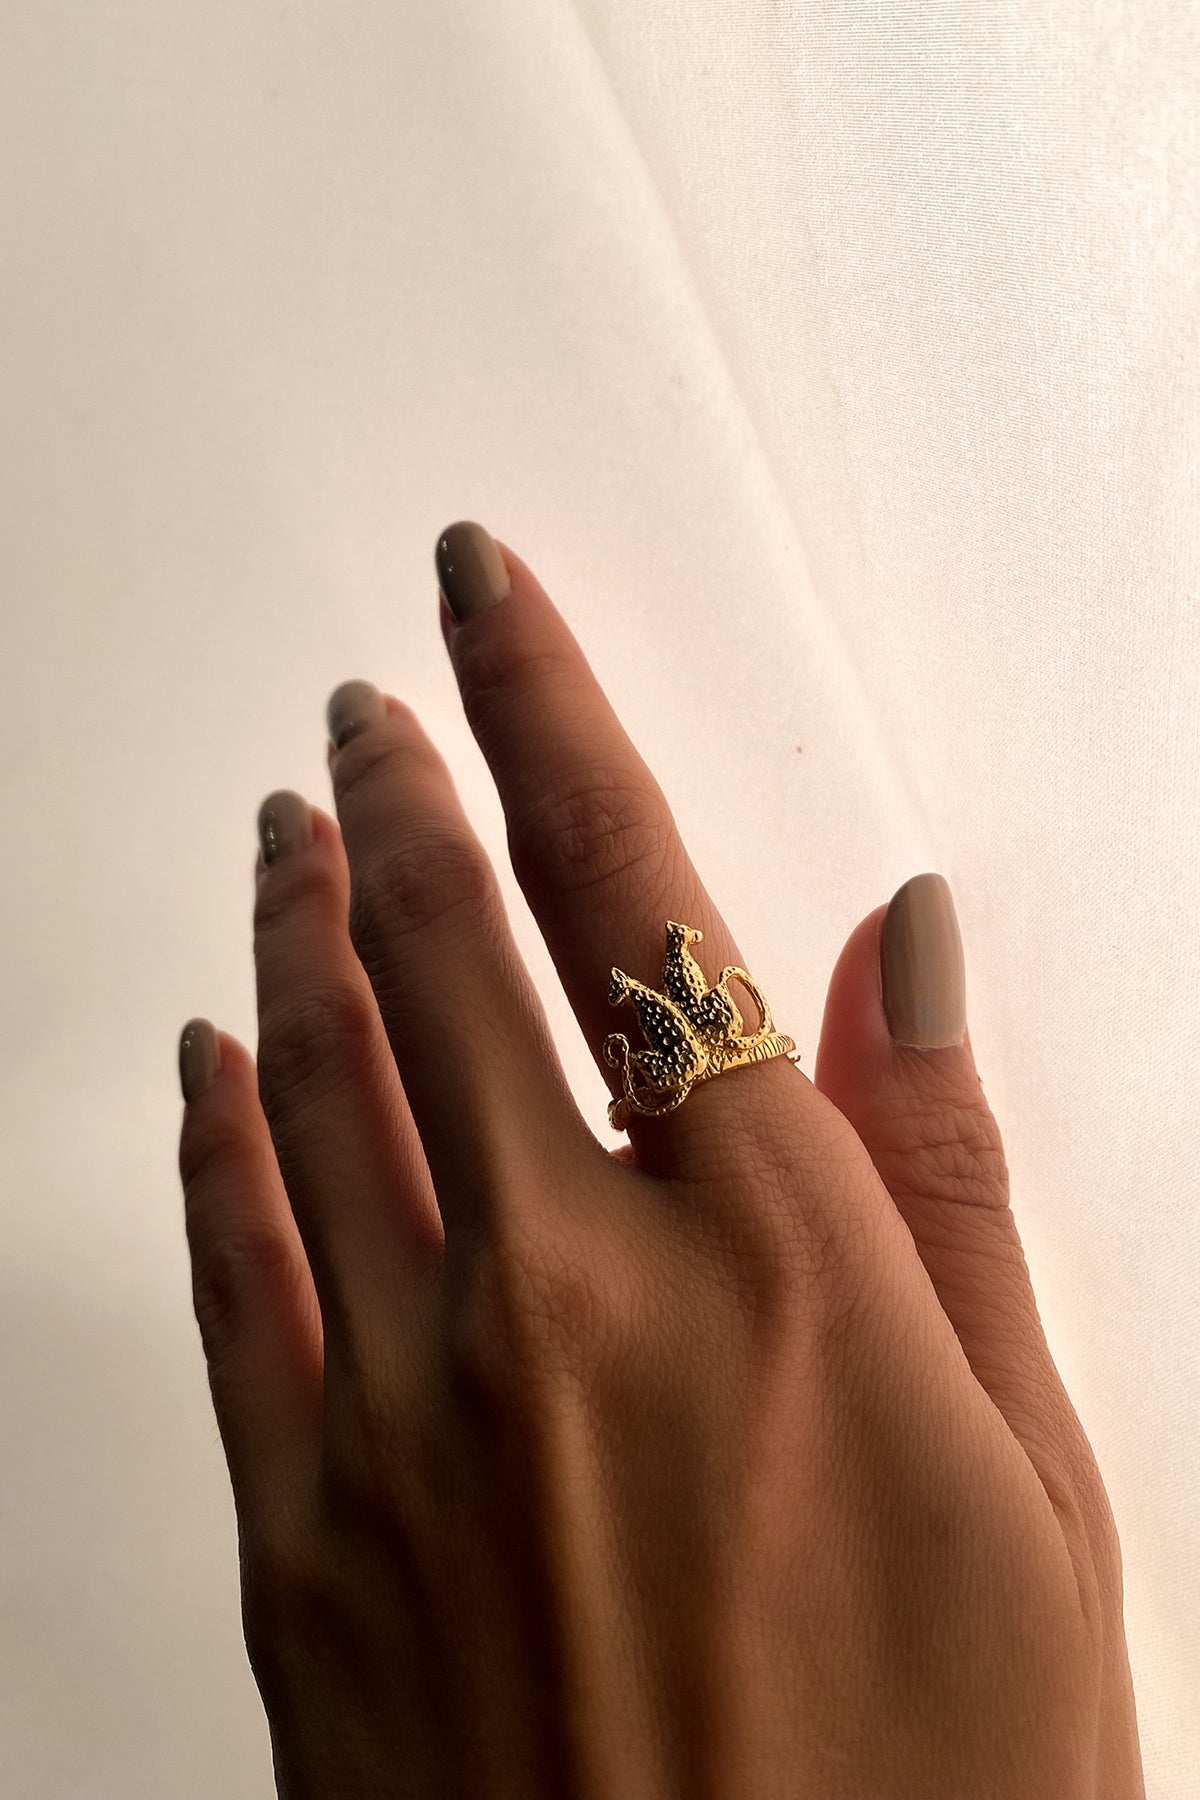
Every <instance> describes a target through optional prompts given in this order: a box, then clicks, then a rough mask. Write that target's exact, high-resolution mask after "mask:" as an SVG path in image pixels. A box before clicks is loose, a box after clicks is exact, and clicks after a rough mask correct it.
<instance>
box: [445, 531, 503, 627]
mask: <svg viewBox="0 0 1200 1800" xmlns="http://www.w3.org/2000/svg"><path fill="white" fill-rule="evenodd" d="M433 560H434V564H435V566H436V568H437V578H438V586H439V587H440V588H441V590H442V592H443V594H445V596H446V604H447V606H448V607H449V608H450V611H451V612H452V613H453V614H454V617H455V618H456V619H457V620H458V622H459V624H460V625H463V624H465V623H466V621H467V620H468V619H473V618H474V617H475V615H476V613H481V612H486V610H487V608H488V607H489V606H494V605H495V604H496V602H497V600H503V599H504V598H505V596H506V595H507V594H508V593H510V592H511V590H512V583H511V581H510V580H509V579H508V570H507V568H506V567H505V565H504V558H503V557H502V556H501V554H500V551H499V550H498V548H497V546H496V540H495V538H494V537H493V536H492V535H491V533H490V532H489V531H485V530H484V528H483V526H482V525H476V524H475V522H474V520H473V519H460V520H459V521H458V523H457V524H456V525H447V527H446V529H445V531H443V533H442V535H441V537H440V538H439V539H438V541H437V549H436V550H435V551H434V557H433Z"/></svg>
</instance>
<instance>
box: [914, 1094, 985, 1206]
mask: <svg viewBox="0 0 1200 1800" xmlns="http://www.w3.org/2000/svg"><path fill="white" fill-rule="evenodd" d="M896 1139H897V1141H896V1143H895V1147H894V1154H895V1156H896V1158H897V1159H898V1161H899V1164H900V1166H902V1167H903V1168H904V1170H905V1178H904V1185H905V1186H906V1187H909V1188H914V1189H919V1191H920V1197H921V1198H923V1199H928V1200H944V1201H954V1202H957V1203H959V1204H965V1205H967V1206H977V1207H981V1208H984V1209H988V1208H992V1209H996V1210H1002V1209H1004V1208H1005V1207H1007V1206H1008V1203H1009V1179H1008V1165H1007V1162H1006V1160H1005V1155H1004V1147H1003V1144H1002V1142H1001V1139H1000V1130H999V1127H998V1125H997V1124H996V1120H995V1118H994V1116H993V1115H992V1113H991V1112H990V1111H988V1110H985V1109H981V1108H979V1107H977V1106H969V1105H956V1104H955V1103H953V1102H951V1101H946V1100H930V1101H927V1102H925V1103H924V1104H922V1105H920V1106H917V1107H915V1108H914V1109H913V1110H912V1111H910V1112H909V1113H907V1114H906V1115H905V1116H904V1118H903V1119H901V1120H899V1121H898V1122H897V1133H896Z"/></svg>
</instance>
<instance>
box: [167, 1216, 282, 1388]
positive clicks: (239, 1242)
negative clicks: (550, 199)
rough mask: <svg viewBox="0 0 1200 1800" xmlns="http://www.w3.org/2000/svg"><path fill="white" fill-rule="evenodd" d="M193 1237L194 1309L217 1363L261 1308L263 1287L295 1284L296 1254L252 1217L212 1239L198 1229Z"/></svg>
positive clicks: (203, 1337) (207, 1344) (278, 1235)
mask: <svg viewBox="0 0 1200 1800" xmlns="http://www.w3.org/2000/svg"><path fill="white" fill-rule="evenodd" d="M189 1236H190V1238H191V1240H192V1305H193V1309H194V1311H195V1314H196V1323H197V1324H198V1325H199V1327H200V1335H201V1339H202V1341H203V1343H204V1347H205V1351H206V1354H207V1355H208V1356H209V1359H210V1361H212V1360H213V1359H214V1358H217V1357H219V1356H220V1354H221V1353H222V1352H223V1351H224V1349H225V1348H226V1347H227V1346H228V1345H229V1344H231V1343H232V1342H234V1341H235V1340H236V1337H237V1334H238V1328H239V1326H240V1324H241V1323H242V1321H243V1320H245V1319H246V1318H248V1317H250V1316H252V1315H253V1314H254V1312H255V1311H256V1310H257V1307H258V1303H259V1297H260V1296H261V1294H262V1291H263V1288H264V1287H266V1286H268V1285H273V1286H279V1285H281V1284H282V1285H285V1286H291V1285H292V1284H293V1283H295V1281H296V1279H297V1269H296V1262H295V1255H294V1252H293V1250H292V1248H291V1246H290V1245H289V1244H288V1243H287V1241H286V1240H285V1239H284V1238H283V1237H281V1236H280V1234H279V1233H278V1232H277V1231H275V1230H273V1229H271V1228H270V1227H268V1226H266V1225H263V1224H260V1223H257V1222H256V1221H255V1220H254V1219H253V1217H251V1216H249V1215H247V1216H246V1217H245V1218H243V1219H241V1220H239V1221H238V1222H237V1223H236V1224H234V1225H232V1226H228V1225H227V1226H225V1227H224V1228H223V1229H222V1230H221V1231H219V1232H216V1233H214V1234H212V1235H211V1236H204V1235H203V1234H202V1233H200V1232H197V1231H196V1230H194V1229H190V1230H189Z"/></svg>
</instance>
